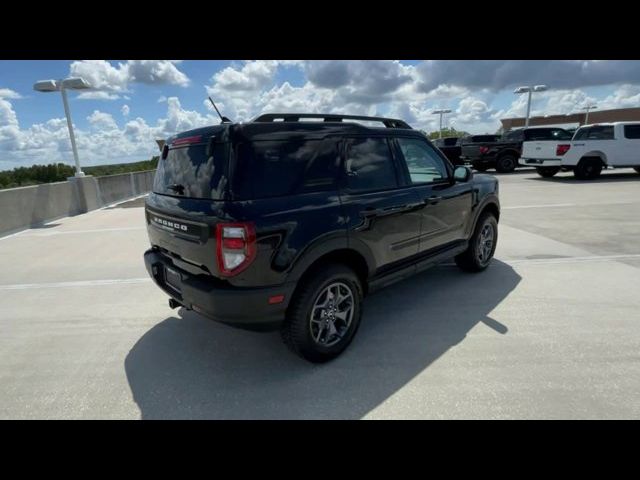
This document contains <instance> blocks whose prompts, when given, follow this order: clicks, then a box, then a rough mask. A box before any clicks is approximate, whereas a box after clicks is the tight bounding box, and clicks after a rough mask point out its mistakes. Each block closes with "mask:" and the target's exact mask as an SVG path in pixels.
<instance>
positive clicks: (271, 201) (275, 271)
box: [227, 191, 347, 287]
mask: <svg viewBox="0 0 640 480" xmlns="http://www.w3.org/2000/svg"><path fill="white" fill-rule="evenodd" d="M227 211H228V213H229V215H230V216H232V217H233V218H235V219H236V220H237V221H243V220H246V221H254V222H255V224H256V240H257V254H256V259H255V260H254V262H253V263H252V264H251V266H250V267H249V268H247V269H246V270H245V271H244V272H241V273H240V274H239V275H238V276H234V277H231V278H230V279H229V282H230V283H231V284H232V285H235V286H239V287H240V286H241V287H251V286H269V285H281V284H283V283H285V282H289V281H295V280H296V279H297V273H296V272H297V271H298V268H297V267H298V265H300V264H301V262H304V260H303V259H307V258H309V257H310V256H312V255H313V251H314V250H318V251H320V250H321V249H322V248H321V247H322V246H324V245H331V247H332V248H346V246H347V234H346V224H345V219H344V216H343V213H342V206H341V203H340V197H339V195H338V192H337V191H335V192H314V193H306V194H298V195H292V196H287V197H278V198H265V199H260V200H250V201H249V200H248V201H237V202H232V203H230V204H229V205H228V209H227Z"/></svg>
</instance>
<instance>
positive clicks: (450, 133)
mask: <svg viewBox="0 0 640 480" xmlns="http://www.w3.org/2000/svg"><path fill="white" fill-rule="evenodd" d="M426 135H427V137H429V139H431V140H435V139H436V138H440V132H439V131H438V130H436V131H435V132H430V133H427V134H426ZM469 135H470V134H469V132H465V131H463V130H456V129H455V128H453V127H452V128H443V129H442V138H444V137H467V136H469Z"/></svg>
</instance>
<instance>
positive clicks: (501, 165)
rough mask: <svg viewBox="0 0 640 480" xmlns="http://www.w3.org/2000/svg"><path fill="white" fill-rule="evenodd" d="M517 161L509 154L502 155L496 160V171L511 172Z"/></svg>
mask: <svg viewBox="0 0 640 480" xmlns="http://www.w3.org/2000/svg"><path fill="white" fill-rule="evenodd" d="M517 164H518V161H517V159H516V157H514V156H513V155H511V154H509V153H508V154H506V155H502V156H501V157H499V158H498V159H497V160H496V171H498V172H500V173H511V172H513V171H514V170H515V169H516V165H517Z"/></svg>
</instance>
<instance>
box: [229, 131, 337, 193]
mask: <svg viewBox="0 0 640 480" xmlns="http://www.w3.org/2000/svg"><path fill="white" fill-rule="evenodd" d="M338 171H339V154H338V148H337V141H336V140H334V139H324V140H316V139H314V140H304V139H303V140H293V141H292V140H291V139H284V140H270V141H256V142H247V143H241V144H239V145H238V148H237V156H236V165H235V168H234V180H233V192H234V195H235V196H236V197H237V198H240V199H254V198H269V197H282V196H286V195H293V194H297V193H306V192H315V191H322V190H330V189H332V188H335V187H336V178H337V176H338Z"/></svg>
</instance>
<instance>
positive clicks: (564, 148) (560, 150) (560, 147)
mask: <svg viewBox="0 0 640 480" xmlns="http://www.w3.org/2000/svg"><path fill="white" fill-rule="evenodd" d="M570 148H571V145H558V146H557V147H556V155H558V156H559V157H561V156H562V155H564V154H565V153H567V152H568V151H569V149H570Z"/></svg>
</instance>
